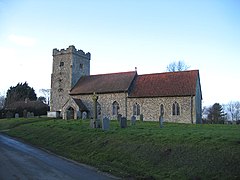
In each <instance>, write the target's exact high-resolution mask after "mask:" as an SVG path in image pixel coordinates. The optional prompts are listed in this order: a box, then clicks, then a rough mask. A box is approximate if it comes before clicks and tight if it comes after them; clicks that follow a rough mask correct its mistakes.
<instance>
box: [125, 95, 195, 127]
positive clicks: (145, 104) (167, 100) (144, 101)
mask: <svg viewBox="0 0 240 180" xmlns="http://www.w3.org/2000/svg"><path fill="white" fill-rule="evenodd" d="M174 102H177V103H178V104H179V106H180V115H172V105H173V103H174ZM135 103H138V104H139V105H140V114H143V120H144V121H158V119H159V116H160V105H161V104H163V107H164V121H166V122H181V123H191V97H190V96H187V97H158V98H128V103H127V104H128V117H131V116H132V115H133V105H134V104H135ZM139 118H140V117H137V119H139Z"/></svg>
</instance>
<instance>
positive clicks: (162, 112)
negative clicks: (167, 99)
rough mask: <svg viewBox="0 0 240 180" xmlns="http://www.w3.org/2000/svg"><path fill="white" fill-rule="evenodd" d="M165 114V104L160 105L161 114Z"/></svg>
mask: <svg viewBox="0 0 240 180" xmlns="http://www.w3.org/2000/svg"><path fill="white" fill-rule="evenodd" d="M163 114H164V107H163V104H161V105H160V116H163Z"/></svg>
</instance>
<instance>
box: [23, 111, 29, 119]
mask: <svg viewBox="0 0 240 180" xmlns="http://www.w3.org/2000/svg"><path fill="white" fill-rule="evenodd" d="M27 113H28V112H27V110H26V109H24V110H23V117H24V118H27Z"/></svg>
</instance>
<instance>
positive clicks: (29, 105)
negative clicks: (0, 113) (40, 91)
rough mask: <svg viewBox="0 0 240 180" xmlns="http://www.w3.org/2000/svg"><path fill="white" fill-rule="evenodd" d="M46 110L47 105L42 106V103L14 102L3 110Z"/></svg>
mask: <svg viewBox="0 0 240 180" xmlns="http://www.w3.org/2000/svg"><path fill="white" fill-rule="evenodd" d="M32 107H35V108H47V107H48V105H47V104H44V103H43V102H42V101H30V100H27V101H16V102H14V103H11V104H9V105H7V106H6V107H5V108H4V109H5V110H16V109H18V108H21V109H27V108H32Z"/></svg>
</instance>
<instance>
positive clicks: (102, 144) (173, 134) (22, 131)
mask: <svg viewBox="0 0 240 180" xmlns="http://www.w3.org/2000/svg"><path fill="white" fill-rule="evenodd" d="M6 121H7V120H6ZM6 121H5V120H0V127H1V129H2V124H5V123H6ZM12 121H13V122H12ZM14 121H15V119H10V120H9V123H10V124H14ZM20 121H21V120H20ZM22 121H24V120H22ZM4 126H5V127H7V128H9V127H13V128H12V129H10V131H8V132H7V134H8V135H11V136H15V137H19V138H22V139H24V140H25V141H27V142H30V143H32V144H34V145H37V146H40V147H43V148H46V149H48V150H50V151H52V152H54V153H57V154H59V155H62V156H65V157H67V158H70V159H73V160H76V161H78V162H81V163H86V164H89V165H92V166H95V167H97V168H98V169H99V170H102V171H105V172H109V173H111V174H113V175H116V176H119V177H123V178H126V179H128V178H129V179H132V178H133V179H239V178H240V126H236V125H192V124H171V123H166V124H165V126H164V128H162V129H160V128H159V124H158V123H157V122H137V123H136V125H135V126H128V128H126V129H121V128H119V125H118V122H117V121H111V125H110V130H109V131H106V132H105V131H102V130H101V129H91V128H89V121H87V120H86V121H82V120H79V121H74V120H72V121H65V120H55V121H54V120H49V119H43V118H40V119H38V118H36V119H33V121H32V122H30V121H28V122H27V123H26V122H25V123H18V125H9V126H7V125H6V124H5V125H4Z"/></svg>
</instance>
